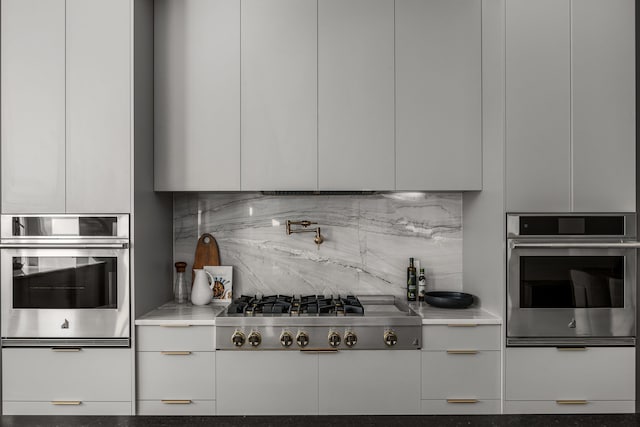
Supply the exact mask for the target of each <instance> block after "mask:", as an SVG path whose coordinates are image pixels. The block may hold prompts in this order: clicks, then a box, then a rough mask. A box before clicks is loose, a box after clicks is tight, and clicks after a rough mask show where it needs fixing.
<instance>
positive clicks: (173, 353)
mask: <svg viewBox="0 0 640 427" xmlns="http://www.w3.org/2000/svg"><path fill="white" fill-rule="evenodd" d="M160 354H164V355H165V356H188V355H190V354H191V352H190V351H161V352H160Z"/></svg>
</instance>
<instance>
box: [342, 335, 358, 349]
mask: <svg viewBox="0 0 640 427" xmlns="http://www.w3.org/2000/svg"><path fill="white" fill-rule="evenodd" d="M357 342H358V337H357V336H356V334H354V333H353V332H352V331H347V332H346V333H345V334H344V343H345V344H346V345H347V347H353V346H354V345H356V343H357Z"/></svg>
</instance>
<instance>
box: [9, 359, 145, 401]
mask: <svg viewBox="0 0 640 427" xmlns="http://www.w3.org/2000/svg"><path fill="white" fill-rule="evenodd" d="M70 350H71V351H70ZM131 351H133V350H131V349H129V348H125V349H122V348H118V349H116V348H82V349H64V351H57V350H55V349H51V348H5V349H3V350H2V399H3V400H4V401H14V402H51V401H82V402H83V404H81V405H77V407H76V408H71V407H69V408H63V407H62V406H64V405H56V407H55V408H54V407H53V406H54V405H51V404H50V403H46V404H43V405H44V407H46V408H48V409H49V410H50V411H56V412H52V413H59V412H58V411H66V410H68V411H83V410H85V408H86V410H89V405H90V404H89V403H88V402H125V401H126V402H128V403H127V405H129V407H131V402H132V400H133V399H132V387H131V382H132V378H131V377H132V375H131V366H132V364H133V360H132V357H131V356H132V354H131ZM85 402H87V403H85ZM91 405H108V404H106V403H93V404H91ZM98 407H99V406H98Z"/></svg>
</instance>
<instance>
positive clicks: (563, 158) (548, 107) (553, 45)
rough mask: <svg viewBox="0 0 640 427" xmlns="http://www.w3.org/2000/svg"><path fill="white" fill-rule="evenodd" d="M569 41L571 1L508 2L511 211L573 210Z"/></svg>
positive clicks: (508, 184)
mask: <svg viewBox="0 0 640 427" xmlns="http://www.w3.org/2000/svg"><path fill="white" fill-rule="evenodd" d="M606 3H608V2H606ZM569 40H570V30H569V0H508V1H507V2H506V204H507V211H509V212H514V211H521V212H522V211H526V212H568V211H569V210H570V209H571V203H570V200H571V166H570V165H571V161H570V147H571V144H570V141H571V106H570V100H571V96H570V86H571V85H570V61H569V58H570V47H569Z"/></svg>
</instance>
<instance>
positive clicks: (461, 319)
mask: <svg viewBox="0 0 640 427" xmlns="http://www.w3.org/2000/svg"><path fill="white" fill-rule="evenodd" d="M409 306H410V307H411V308H412V309H413V310H415V312H416V313H418V314H419V315H420V316H422V324H423V325H456V324H457V325H460V324H466V323H472V324H477V325H501V324H502V318H501V317H500V316H497V315H495V314H493V313H490V312H488V311H487V310H485V309H483V308H480V307H469V308H461V309H451V308H437V307H432V306H430V305H429V304H427V303H425V302H419V303H417V302H416V303H413V302H412V303H410V304H409Z"/></svg>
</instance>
